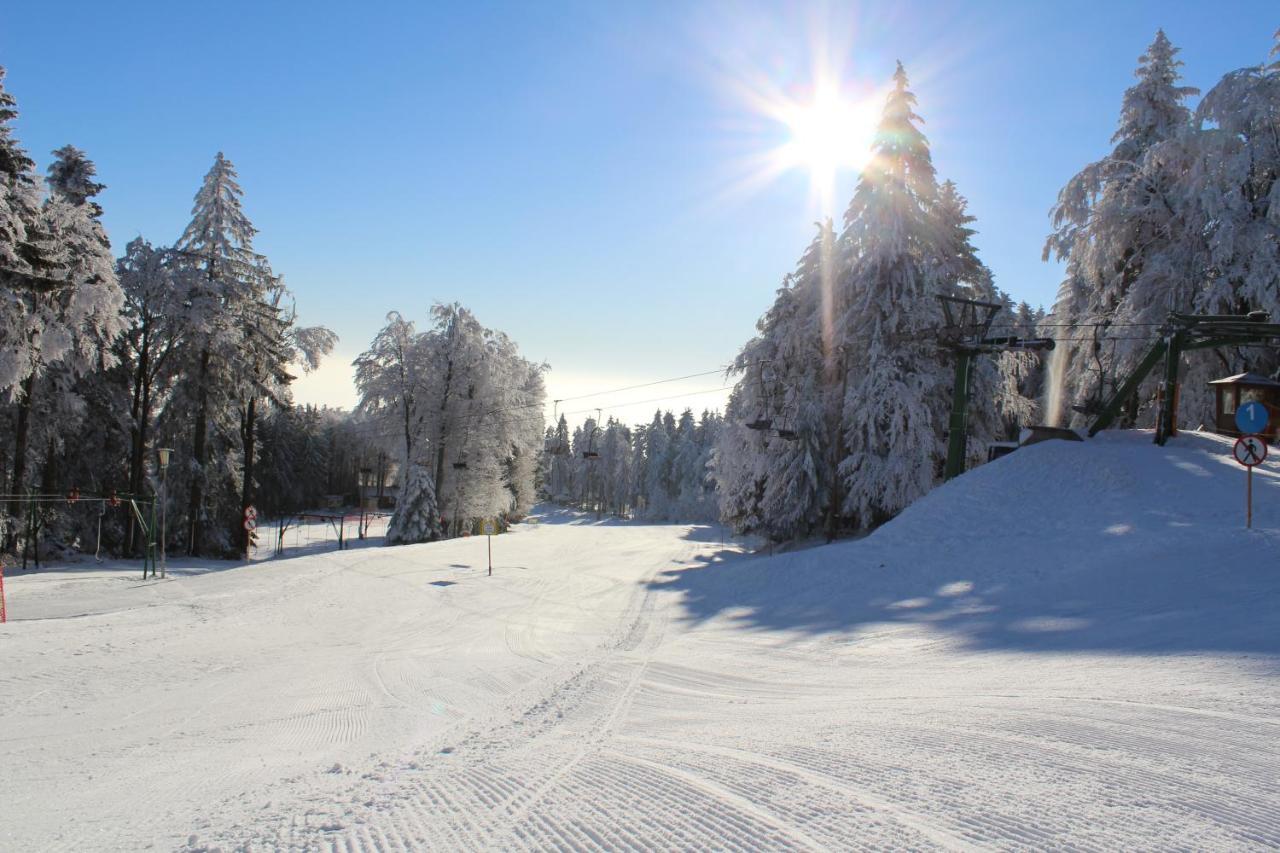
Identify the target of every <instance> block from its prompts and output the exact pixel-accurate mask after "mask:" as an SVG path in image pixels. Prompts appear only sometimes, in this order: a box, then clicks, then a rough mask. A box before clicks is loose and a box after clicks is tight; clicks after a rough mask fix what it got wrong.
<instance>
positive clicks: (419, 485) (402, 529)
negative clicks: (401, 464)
mask: <svg viewBox="0 0 1280 853" xmlns="http://www.w3.org/2000/svg"><path fill="white" fill-rule="evenodd" d="M442 535H443V532H442V531H441V528H440V508H439V507H438V506H437V505H436V488H435V484H434V483H433V482H432V480H431V471H430V470H428V469H427V467H426V466H425V465H419V464H417V463H411V464H410V465H409V466H408V471H407V474H406V476H405V478H404V484H403V485H402V486H401V487H400V496H399V499H398V500H397V501H396V509H395V512H393V513H392V515H391V522H390V524H389V525H388V527H387V538H386V544H388V545H414V544H417V543H419V542H434V541H436V540H437V539H439V538H440V537H441V536H442Z"/></svg>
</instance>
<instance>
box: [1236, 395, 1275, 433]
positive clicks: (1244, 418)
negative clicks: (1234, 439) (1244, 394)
mask: <svg viewBox="0 0 1280 853" xmlns="http://www.w3.org/2000/svg"><path fill="white" fill-rule="evenodd" d="M1269 420H1271V414H1270V413H1269V412H1268V411H1267V407H1266V406H1264V405H1262V404H1261V403H1258V402H1253V403H1245V404H1244V405H1243V406H1241V407H1240V408H1238V409H1236V426H1237V427H1239V429H1240V431H1241V432H1242V433H1244V434H1245V435H1253V434H1255V433H1260V432H1265V431H1266V429H1267V421H1269Z"/></svg>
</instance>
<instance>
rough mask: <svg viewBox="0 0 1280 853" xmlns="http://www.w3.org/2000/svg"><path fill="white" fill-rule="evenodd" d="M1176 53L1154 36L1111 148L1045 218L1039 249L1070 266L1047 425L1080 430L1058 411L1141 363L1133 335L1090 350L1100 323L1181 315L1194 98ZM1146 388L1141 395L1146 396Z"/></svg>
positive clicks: (1189, 276)
mask: <svg viewBox="0 0 1280 853" xmlns="http://www.w3.org/2000/svg"><path fill="white" fill-rule="evenodd" d="M1177 54H1178V49H1177V48H1175V47H1174V46H1173V45H1172V44H1171V43H1170V42H1169V40H1168V38H1166V37H1165V34H1164V32H1163V31H1157V33H1156V37H1155V40H1154V41H1153V42H1152V43H1151V45H1150V47H1148V48H1147V51H1146V52H1145V53H1144V54H1143V55H1142V56H1141V57H1140V58H1139V60H1138V68H1137V71H1136V72H1135V76H1136V77H1137V83H1135V84H1134V85H1133V86H1132V87H1130V88H1129V89H1128V90H1127V91H1126V92H1125V93H1124V98H1123V101H1122V104H1121V110H1120V121H1119V127H1118V128H1117V130H1116V133H1115V135H1114V136H1113V137H1112V140H1111V141H1112V143H1113V148H1112V150H1111V152H1110V153H1109V154H1108V155H1107V156H1106V157H1104V158H1103V159H1101V160H1099V161H1097V162H1095V163H1091V164H1089V165H1088V166H1086V167H1085V168H1084V169H1083V170H1081V171H1080V173H1079V174H1077V175H1076V176H1075V177H1073V178H1072V179H1071V180H1070V181H1068V182H1067V185H1066V186H1065V187H1064V188H1063V189H1062V191H1061V193H1059V195H1058V201H1057V204H1056V205H1055V206H1054V208H1053V211H1052V213H1051V216H1052V221H1053V226H1054V232H1053V234H1051V235H1050V237H1049V239H1048V241H1047V242H1046V244H1045V250H1044V254H1045V257H1046V259H1047V258H1048V257H1049V256H1050V255H1051V254H1052V255H1055V256H1056V257H1058V258H1059V259H1061V260H1065V261H1066V262H1067V269H1066V279H1065V280H1064V282H1063V285H1062V288H1061V289H1060V292H1059V296H1058V300H1057V302H1056V303H1055V305H1054V308H1053V311H1052V320H1051V322H1053V323H1054V324H1055V329H1056V330H1057V332H1058V334H1057V337H1059V338H1062V339H1063V346H1060V347H1058V348H1057V349H1055V351H1054V353H1053V354H1052V355H1051V356H1050V359H1051V362H1052V368H1051V374H1053V375H1054V377H1055V381H1054V382H1053V387H1051V388H1050V389H1049V390H1050V393H1051V394H1052V395H1054V399H1053V400H1052V401H1050V405H1049V406H1048V408H1049V410H1050V412H1051V413H1052V416H1053V419H1054V420H1058V421H1067V422H1075V423H1082V422H1083V418H1081V417H1080V416H1079V415H1071V414H1070V411H1069V409H1068V408H1067V406H1066V405H1064V403H1066V402H1075V403H1083V402H1085V401H1088V400H1093V401H1094V402H1098V401H1100V399H1101V398H1102V397H1103V396H1104V394H1105V392H1106V391H1108V390H1110V389H1109V387H1107V388H1104V387H1103V386H1104V385H1110V384H1114V383H1109V381H1108V380H1111V379H1113V378H1114V377H1115V376H1116V375H1120V376H1123V375H1124V374H1125V373H1127V372H1128V371H1129V370H1130V369H1132V367H1133V366H1134V365H1135V364H1136V363H1137V361H1138V360H1139V359H1140V358H1141V356H1142V351H1143V349H1144V348H1145V344H1144V343H1143V342H1141V341H1133V340H1119V339H1120V338H1135V337H1138V336H1136V335H1110V336H1109V337H1114V338H1116V339H1117V340H1115V342H1114V343H1100V344H1099V345H1098V346H1095V345H1094V344H1093V342H1092V337H1093V336H1092V334H1091V333H1092V330H1093V328H1095V327H1098V328H1101V326H1099V325H1098V324H1106V323H1112V322H1123V323H1158V322H1161V321H1163V320H1164V319H1165V317H1166V316H1167V315H1168V312H1169V311H1170V310H1187V309H1189V308H1190V307H1191V306H1190V304H1189V299H1190V297H1191V294H1192V293H1193V292H1194V290H1195V288H1196V286H1197V283H1196V281H1195V278H1196V273H1195V272H1194V270H1195V267H1196V266H1198V265H1197V264H1195V263H1193V262H1191V259H1190V258H1188V257H1187V256H1186V251H1187V250H1188V249H1191V248H1192V246H1191V245H1188V244H1180V243H1179V239H1180V237H1181V236H1182V232H1183V231H1184V227H1183V224H1182V223H1181V216H1182V214H1181V212H1180V210H1179V207H1180V203H1179V200H1178V199H1177V191H1176V188H1175V187H1176V183H1177V180H1178V174H1177V170H1176V169H1170V168H1169V166H1170V165H1171V164H1172V163H1174V162H1177V161H1182V160H1183V159H1184V152H1185V148H1186V146H1187V145H1188V144H1189V143H1190V142H1191V139H1190V134H1191V131H1192V127H1191V121H1190V120H1191V113H1190V111H1189V110H1188V108H1187V107H1186V105H1185V101H1186V99H1187V98H1188V97H1190V96H1192V95H1195V94H1197V93H1198V91H1199V90H1197V89H1194V88H1192V87H1189V86H1181V85H1179V81H1180V78H1181V74H1180V72H1179V68H1180V67H1181V66H1182V62H1181V61H1180V60H1179V59H1178V58H1177ZM1151 393H1152V389H1151V388H1148V389H1147V391H1146V396H1148V397H1149V396H1150V394H1151Z"/></svg>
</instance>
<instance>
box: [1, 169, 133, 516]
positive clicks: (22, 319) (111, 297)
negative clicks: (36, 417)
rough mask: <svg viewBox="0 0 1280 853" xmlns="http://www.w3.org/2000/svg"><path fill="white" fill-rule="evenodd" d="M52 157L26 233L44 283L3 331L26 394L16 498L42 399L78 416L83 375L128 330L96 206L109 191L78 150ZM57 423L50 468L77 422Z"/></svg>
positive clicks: (16, 297)
mask: <svg viewBox="0 0 1280 853" xmlns="http://www.w3.org/2000/svg"><path fill="white" fill-rule="evenodd" d="M54 155H55V160H54V163H53V165H52V166H51V167H50V181H49V196H48V197H47V198H46V199H45V201H44V203H43V204H42V205H41V207H40V210H39V213H38V215H37V217H36V220H35V222H34V224H33V225H32V227H31V228H29V229H28V231H27V240H28V246H29V248H30V249H31V252H30V253H29V254H28V257H38V259H39V260H38V261H37V262H35V263H33V265H32V268H33V269H39V271H40V273H41V282H43V283H42V284H41V285H40V286H36V287H31V288H24V289H19V290H16V291H13V292H12V293H11V298H9V299H6V300H4V304H5V306H6V309H5V311H6V313H7V314H8V315H9V316H8V317H6V320H5V323H4V326H5V328H11V329H13V330H15V331H17V332H18V333H17V334H15V335H14V336H13V340H14V341H15V343H17V347H15V349H17V350H18V353H19V355H18V358H17V364H16V367H17V369H18V371H19V372H18V374H17V375H16V376H15V378H16V379H17V380H18V387H19V389H20V393H19V398H18V400H17V407H18V411H17V415H16V419H15V421H16V424H15V426H16V428H15V430H14V461H13V481H12V486H11V491H12V492H13V493H15V494H17V493H20V492H21V491H23V490H24V489H25V488H26V487H27V485H29V484H28V483H27V480H28V476H27V463H28V458H27V457H28V451H29V440H30V438H31V430H32V428H33V423H32V416H33V412H35V411H36V409H37V405H38V404H37V398H39V397H40V396H41V395H42V394H43V395H45V397H46V399H45V403H44V404H45V408H46V410H47V411H48V413H49V414H53V413H54V412H58V413H61V414H62V415H64V416H66V415H74V414H77V413H79V412H80V411H81V410H82V401H81V400H79V399H78V398H77V397H76V395H75V388H74V386H75V382H76V380H77V378H78V377H81V376H83V375H84V374H86V373H88V372H89V371H91V370H94V369H105V368H109V367H111V366H112V365H114V364H115V354H114V352H113V351H112V349H111V344H112V342H113V341H114V340H115V338H116V337H117V336H118V335H119V334H120V332H121V331H122V330H123V328H124V320H123V317H122V314H121V308H122V306H123V303H124V295H123V293H122V292H121V290H120V285H119V282H118V281H117V278H116V274H115V261H114V259H113V258H112V256H111V246H110V243H109V241H108V240H107V235H106V232H105V231H104V230H103V228H102V223H101V222H99V220H98V217H99V216H100V215H101V212H102V209H101V208H100V207H99V206H98V205H97V204H96V203H95V202H94V201H92V198H93V196H94V195H96V194H97V193H98V192H99V191H101V190H102V189H103V187H102V185H101V184H98V183H97V182H95V181H94V180H93V177H94V174H95V169H94V166H93V164H92V163H91V162H90V161H89V160H88V159H87V158H85V157H84V156H83V154H81V153H80V152H79V151H78V150H77V149H75V148H73V147H71V146H66V147H64V148H61V149H59V150H58V151H56V152H54ZM46 285H47V286H46ZM10 324H12V325H10ZM42 380H47V381H42ZM49 395H56V396H57V397H61V398H62V399H50V398H49ZM46 420H47V419H46ZM52 425H53V424H52V423H49V424H47V427H52ZM58 425H59V426H60V427H62V428H64V429H65V430H66V431H61V430H58V429H49V428H46V431H45V432H46V436H47V437H46V440H45V441H43V442H42V444H44V447H43V448H41V449H43V450H45V451H46V454H45V458H46V460H47V463H46V469H48V468H49V467H50V466H51V465H52V464H53V463H54V461H55V453H56V452H58V451H59V450H61V446H60V444H61V440H62V439H63V437H64V436H65V435H66V434H67V433H68V432H69V431H70V430H69V428H71V427H73V426H74V421H71V422H68V419H67V418H66V417H63V418H60V419H59V421H58ZM44 476H45V479H46V481H48V478H49V476H51V475H50V473H49V472H48V471H46V474H45V475H44Z"/></svg>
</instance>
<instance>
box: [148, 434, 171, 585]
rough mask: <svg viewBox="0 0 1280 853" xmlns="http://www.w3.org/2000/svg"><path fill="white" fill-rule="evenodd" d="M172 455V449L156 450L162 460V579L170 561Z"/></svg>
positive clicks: (162, 448)
mask: <svg viewBox="0 0 1280 853" xmlns="http://www.w3.org/2000/svg"><path fill="white" fill-rule="evenodd" d="M172 454H173V448H172V447H157V448H156V457H157V458H158V459H159V460H160V577H164V576H165V575H166V574H167V573H168V571H169V559H168V555H167V554H166V553H165V539H166V533H167V530H166V524H165V521H166V520H167V519H168V516H169V457H170V456H171V455H172ZM152 518H155V516H152ZM153 523H154V522H153Z"/></svg>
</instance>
